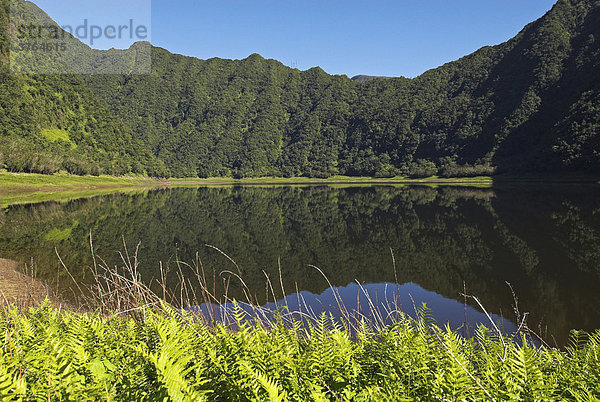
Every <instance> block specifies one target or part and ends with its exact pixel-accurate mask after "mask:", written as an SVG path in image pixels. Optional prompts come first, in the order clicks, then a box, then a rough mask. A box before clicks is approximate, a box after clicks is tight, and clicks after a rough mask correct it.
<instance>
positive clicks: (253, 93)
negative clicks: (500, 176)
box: [0, 0, 600, 177]
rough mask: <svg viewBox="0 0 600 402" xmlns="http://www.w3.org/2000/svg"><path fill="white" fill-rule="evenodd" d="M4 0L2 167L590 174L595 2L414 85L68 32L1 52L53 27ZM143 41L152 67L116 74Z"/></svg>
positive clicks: (595, 146)
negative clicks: (99, 47)
mask: <svg viewBox="0 0 600 402" xmlns="http://www.w3.org/2000/svg"><path fill="white" fill-rule="evenodd" d="M1 3H2V8H1V10H0V13H1V15H0V20H1V25H2V27H4V28H5V29H4V30H3V34H2V38H1V39H0V52H1V58H2V66H1V69H2V72H1V74H0V80H1V81H0V87H1V89H0V127H1V128H0V130H1V131H0V136H1V137H2V141H1V142H0V167H3V168H5V169H8V170H10V171H26V172H43V173H52V172H55V171H59V170H66V171H68V172H71V173H76V174H98V173H110V174H123V173H144V174H149V175H153V176H177V177H195V176H199V177H211V176H232V177H249V176H285V177H290V176H310V177H329V176H332V175H338V174H343V175H351V176H354V175H365V176H376V177H388V176H396V175H404V176H412V177H423V176H431V175H436V174H437V175H440V176H472V175H478V174H494V173H507V172H509V173H516V172H535V173H556V172H586V173H600V80H598V78H597V77H598V76H599V73H600V1H599V0H559V1H558V3H557V4H556V5H555V6H554V7H553V8H552V10H551V11H549V12H548V13H547V14H546V15H545V16H544V17H542V18H541V19H539V20H538V21H535V22H533V23H531V24H529V25H527V26H526V27H525V28H524V29H523V30H522V31H521V32H520V33H519V34H518V35H517V36H516V37H514V38H513V39H511V40H509V41H508V42H506V43H503V44H500V45H497V46H488V47H484V48H482V49H480V50H478V51H477V52H475V53H473V54H471V55H468V56H466V57H464V58H462V59H460V60H457V61H455V62H452V63H448V64H446V65H443V66H441V67H439V68H437V69H433V70H430V71H427V72H425V73H424V74H422V75H421V76H419V77H417V78H414V79H407V78H402V77H400V78H388V77H382V78H377V77H368V76H361V77H355V79H350V78H348V77H346V76H337V75H336V76H332V75H329V74H327V73H326V72H324V71H323V70H322V69H320V68H318V67H315V68H312V69H310V70H307V71H300V70H297V69H292V68H289V67H287V66H285V65H283V64H282V63H280V62H278V61H276V60H266V59H264V58H263V57H261V56H260V55H258V54H253V55H251V56H249V57H248V58H246V59H244V60H223V59H218V58H213V59H209V60H200V59H196V58H191V57H185V56H182V55H176V54H172V53H170V52H168V51H167V50H164V49H161V48H156V47H151V48H150V47H149V46H150V44H147V43H138V44H135V45H134V46H132V47H131V48H130V49H129V50H127V51H123V52H120V53H119V52H116V51H95V50H92V49H89V48H87V47H86V46H85V45H83V44H81V43H80V42H78V41H77V40H76V39H74V38H72V37H69V36H68V35H67V38H66V39H64V40H65V41H66V42H68V45H69V46H67V48H68V49H69V50H68V51H66V52H63V54H60V55H59V54H57V53H60V52H41V53H40V52H37V53H36V54H33V55H32V54H26V55H23V54H22V52H21V53H20V54H18V55H13V53H15V52H11V51H9V48H10V47H11V46H13V47H14V45H15V40H14V38H12V39H13V40H11V38H10V37H9V35H8V33H9V32H10V30H8V28H10V26H11V25H14V24H18V23H19V21H24V22H27V23H28V21H32V20H37V21H40V20H41V21H42V22H43V23H44V24H53V22H52V21H51V20H50V19H49V17H48V16H47V15H46V14H45V13H43V11H41V10H39V9H37V7H36V6H35V5H33V4H32V3H26V2H22V3H21V2H20V1H16V2H13V3H16V4H17V5H19V7H13V10H12V14H13V15H12V18H10V19H9V16H10V15H9V6H8V1H7V0H2V2H1ZM15 10H16V11H15ZM15 13H16V15H17V16H18V18H15ZM15 20H16V21H15ZM9 21H10V22H9ZM38 23H39V22H38ZM144 46H148V47H149V49H150V51H151V60H152V69H151V72H150V73H149V74H137V73H135V71H134V70H131V69H130V70H127V68H128V67H127V66H129V64H128V63H129V61H130V60H131V59H135V58H136V57H138V58H139V55H140V54H141V53H142V52H141V51H140V48H142V47H144ZM15 57H34V58H36V59H35V60H36V65H37V66H47V65H54V66H56V63H60V62H63V63H65V65H66V66H69V65H70V66H73V65H74V64H73V63H74V60H75V61H76V62H77V64H76V65H77V66H78V67H79V69H78V71H73V70H68V69H67V70H65V71H67V72H72V73H71V74H63V75H35V74H12V73H9V69H10V66H9V64H10V62H11V61H12V62H14V61H15ZM52 63H54V64H52ZM101 63H109V65H111V66H113V67H114V65H116V64H118V65H123V66H124V67H123V69H122V70H123V73H122V74H85V72H91V71H95V72H101V71H102V64H101ZM128 71H129V73H128ZM13 72H14V71H13ZM23 72H27V71H23Z"/></svg>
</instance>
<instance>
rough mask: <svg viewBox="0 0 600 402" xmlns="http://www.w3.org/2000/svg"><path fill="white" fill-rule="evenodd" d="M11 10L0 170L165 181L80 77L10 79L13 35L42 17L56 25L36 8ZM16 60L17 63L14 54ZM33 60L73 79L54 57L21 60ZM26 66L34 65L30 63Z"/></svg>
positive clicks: (77, 50) (5, 8) (0, 104)
mask: <svg viewBox="0 0 600 402" xmlns="http://www.w3.org/2000/svg"><path fill="white" fill-rule="evenodd" d="M10 3H12V6H13V8H12V10H11V9H10V5H9V2H8V1H5V0H3V1H2V2H1V3H0V4H1V7H0V26H1V27H2V32H3V35H2V37H1V39H0V57H1V59H2V63H1V64H0V167H1V166H4V167H5V168H8V169H10V170H12V171H25V172H41V173H53V172H56V171H59V170H65V171H69V172H71V173H76V174H100V173H108V174H115V175H120V174H125V173H147V174H152V175H164V174H166V170H165V169H164V167H163V165H162V163H161V162H159V161H158V160H157V159H156V158H155V157H154V156H153V155H151V154H150V153H149V152H148V150H147V149H146V147H145V145H144V143H143V142H142V141H141V140H140V139H139V138H136V137H135V136H134V132H133V131H132V130H131V129H130V128H129V127H127V126H126V125H125V124H124V123H123V121H122V120H121V119H120V118H118V117H117V116H115V115H114V114H112V113H111V112H110V111H109V110H108V108H107V107H106V105H105V104H104V103H102V102H101V101H99V100H98V98H97V97H96V96H95V95H94V94H93V93H92V92H91V90H90V89H89V88H88V87H87V85H86V84H85V82H84V80H83V79H82V77H81V76H79V75H76V74H44V75H41V74H38V75H34V74H13V73H12V72H11V71H10V61H12V62H13V63H14V62H15V59H14V58H13V59H12V60H9V54H10V53H9V46H10V44H11V42H10V40H9V38H8V36H7V34H6V33H7V32H8V29H10V28H13V29H14V26H15V25H20V24H29V23H30V22H31V21H39V17H40V16H41V17H44V16H45V18H46V19H47V21H45V20H42V21H44V22H45V23H51V20H49V19H48V17H47V16H46V15H45V14H43V12H42V11H41V10H39V9H38V8H37V7H35V6H34V5H33V4H32V3H25V2H14V1H11V2H10ZM10 12H12V18H11V15H10V14H9V13H10ZM37 23H38V24H39V22H37ZM10 25H12V27H11V26H10ZM12 44H13V45H14V42H13V43H12ZM69 45H70V46H72V47H70V49H72V51H73V53H72V54H80V55H81V54H82V52H86V51H91V49H89V48H87V47H86V46H85V45H83V44H82V43H81V42H78V41H76V40H74V39H73V38H71V39H70V40H69ZM86 49H87V50H86ZM15 54H16V55H18V53H17V52H12V55H13V56H14V55H15ZM83 54H85V53H83ZM32 55H34V56H37V58H36V59H35V61H34V62H35V63H38V64H37V65H38V66H41V67H42V68H46V67H47V68H48V69H50V68H60V69H61V71H68V70H65V68H66V67H67V62H66V61H64V60H60V59H57V58H56V57H53V56H55V54H54V55H52V54H46V53H43V52H33V53H30V54H26V53H23V57H31V56H32ZM88 59H89V58H88ZM16 63H17V65H19V62H18V61H17V62H16ZM44 63H45V64H44ZM51 63H54V64H53V65H51ZM61 63H62V64H61ZM23 64H24V65H27V64H29V65H34V64H33V62H30V63H23Z"/></svg>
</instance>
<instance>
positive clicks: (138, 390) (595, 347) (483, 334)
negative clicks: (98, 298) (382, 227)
mask: <svg viewBox="0 0 600 402" xmlns="http://www.w3.org/2000/svg"><path fill="white" fill-rule="evenodd" d="M425 312H426V311H425ZM242 317H243V312H242V311H241V310H234V311H233V312H232V317H231V318H232V319H233V320H234V323H235V325H236V328H237V329H236V330H235V331H232V330H231V329H229V328H228V327H227V326H223V325H217V326H215V327H209V326H207V325H205V324H203V323H202V322H198V321H197V320H194V318H193V317H191V316H189V315H186V314H185V313H184V314H183V315H180V314H179V313H177V312H175V311H173V310H167V311H166V312H165V313H156V312H152V311H149V310H142V311H141V312H140V313H139V314H138V315H137V319H133V318H125V317H124V316H117V315H110V316H101V315H99V314H96V313H94V314H76V313H65V312H62V313H59V312H57V310H53V309H51V308H48V307H42V308H40V309H31V310H30V311H29V312H23V313H21V312H19V311H17V310H14V309H12V310H2V311H1V312H0V342H1V344H2V346H1V347H0V396H2V398H4V399H9V398H23V399H22V400H123V401H133V400H136V401H142V400H149V401H154V400H167V399H168V400H173V401H192V400H194V401H197V400H214V401H223V400H227V401H247V400H262V401H265V400H269V401H284V400H285V401H287V400H290V401H291V400H293V401H296V400H297V401H300V400H301V401H306V400H315V401H328V400H356V401H372V400H387V401H401V400H415V398H416V400H437V399H444V400H484V399H485V400H489V399H492V398H493V399H494V400H578V401H582V400H595V399H597V398H599V397H600V333H598V332H596V333H595V334H593V335H590V336H587V335H585V334H582V333H574V334H573V335H572V339H571V346H569V347H568V348H567V349H566V351H565V352H561V351H559V350H556V349H550V348H546V347H544V348H540V349H538V348H536V347H534V346H531V345H528V344H526V343H524V344H521V345H520V344H519V343H517V342H515V341H513V340H511V339H499V337H498V336H497V334H495V333H493V332H491V331H489V330H487V329H485V328H484V327H481V328H480V329H479V330H478V332H477V335H476V336H475V337H474V338H472V339H470V340H466V339H463V338H462V337H460V336H459V335H457V334H455V333H453V332H451V331H449V330H441V329H440V328H438V327H436V326H435V325H433V324H431V323H430V321H429V319H428V316H427V314H421V317H420V319H419V320H418V321H412V320H410V319H406V318H402V317H400V318H399V320H398V322H397V323H396V324H395V325H393V326H390V327H387V328H383V329H382V330H372V329H370V328H369V327H368V326H367V325H364V326H362V327H361V328H360V329H359V330H358V333H357V334H356V339H353V338H352V337H351V335H350V333H349V331H348V330H347V329H345V328H343V327H341V326H340V324H339V323H336V322H331V321H330V320H328V319H327V318H326V317H325V316H322V317H320V318H318V319H315V322H314V323H313V325H312V326H311V327H309V328H308V329H306V330H304V329H301V328H300V327H299V326H298V325H293V324H290V323H286V322H284V321H280V322H274V323H271V325H268V326H267V329H265V326H263V325H261V324H258V323H257V324H256V325H249V324H247V323H244V322H243V321H242ZM236 321H237V323H236Z"/></svg>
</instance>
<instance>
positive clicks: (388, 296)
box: [198, 283, 516, 333]
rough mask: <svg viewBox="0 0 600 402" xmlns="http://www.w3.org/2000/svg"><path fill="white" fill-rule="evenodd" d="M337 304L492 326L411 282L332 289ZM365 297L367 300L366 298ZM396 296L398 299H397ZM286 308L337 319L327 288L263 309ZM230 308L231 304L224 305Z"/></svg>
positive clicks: (504, 323) (503, 325)
mask: <svg viewBox="0 0 600 402" xmlns="http://www.w3.org/2000/svg"><path fill="white" fill-rule="evenodd" d="M335 290H336V291H337V293H338V295H339V298H340V299H341V303H342V304H343V305H344V306H345V308H346V309H347V310H348V312H349V313H350V315H352V313H353V312H356V311H357V305H358V306H359V307H358V308H359V309H360V312H361V313H362V314H364V315H365V316H366V317H370V316H371V314H370V312H369V311H370V308H369V299H370V300H371V302H372V303H373V305H374V307H375V308H376V309H379V311H380V312H381V315H382V316H383V317H386V316H387V315H388V312H389V310H390V309H389V307H388V306H394V305H398V306H399V307H400V308H401V309H402V311H403V312H404V313H406V314H408V315H409V316H411V317H413V318H415V317H416V312H415V308H416V309H418V308H419V307H421V306H422V305H423V303H425V304H426V305H427V307H428V308H429V309H430V310H431V315H432V316H433V318H434V319H435V323H436V324H437V325H438V326H445V325H446V324H449V325H450V327H451V328H453V329H458V328H460V327H461V326H463V324H464V323H465V317H466V322H467V323H468V326H469V328H471V329H473V328H476V327H477V326H478V325H479V324H483V325H485V326H487V327H488V328H490V327H491V326H492V325H491V323H490V321H489V319H488V318H487V316H486V315H485V314H484V313H483V312H480V311H478V310H477V309H475V308H473V307H471V306H468V305H467V307H466V312H465V305H464V304H463V303H460V302H458V301H456V300H452V299H448V298H446V297H443V296H440V295H438V294H437V293H435V292H431V291H428V290H425V289H423V288H422V287H420V286H419V285H417V284H415V283H405V284H403V285H395V284H393V283H375V284H367V285H358V284H357V283H351V284H350V285H348V286H344V287H336V288H335ZM367 295H368V298H367ZM397 296H399V298H398V297H397ZM284 306H287V308H289V310H290V311H303V312H307V309H308V310H309V311H310V312H311V313H312V314H314V315H320V314H321V313H322V312H327V313H331V314H332V315H334V316H335V317H341V312H340V308H339V307H338V301H337V300H336V297H335V295H334V291H333V290H332V289H331V288H330V289H327V290H326V291H325V292H323V293H322V294H320V295H316V294H314V293H311V292H308V291H302V292H300V293H295V294H292V295H289V296H287V297H286V298H285V299H283V300H279V301H277V302H276V303H268V304H266V305H264V306H263V307H265V308H266V309H267V310H271V311H274V310H277V308H280V307H284ZM225 307H231V304H227V305H225ZM198 308H199V309H200V310H202V311H203V312H204V313H207V312H208V311H209V308H212V309H213V311H216V310H218V308H217V307H216V306H214V305H211V306H208V305H207V304H203V305H201V306H199V307H198ZM244 309H245V310H246V311H250V309H249V308H248V307H244ZM491 317H492V319H493V320H494V322H495V323H496V324H497V325H498V327H499V328H500V329H502V330H503V331H505V332H507V333H511V332H514V331H515V329H516V326H515V325H514V324H513V323H512V322H511V321H509V320H507V319H504V318H502V317H500V316H498V315H495V314H492V315H491ZM390 323H391V318H390V319H387V320H386V324H390Z"/></svg>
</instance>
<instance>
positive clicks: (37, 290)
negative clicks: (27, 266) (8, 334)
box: [0, 258, 50, 305]
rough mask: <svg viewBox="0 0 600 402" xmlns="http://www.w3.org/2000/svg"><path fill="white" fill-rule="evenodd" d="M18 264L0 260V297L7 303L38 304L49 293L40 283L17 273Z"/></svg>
mask: <svg viewBox="0 0 600 402" xmlns="http://www.w3.org/2000/svg"><path fill="white" fill-rule="evenodd" d="M19 265H20V264H19V262H17V261H13V260H7V259H4V258H0V297H1V298H2V299H3V301H8V302H9V303H17V304H22V303H25V304H26V305H28V304H39V303H41V302H42V301H43V300H44V299H45V298H46V296H49V295H50V294H49V291H48V288H47V286H46V285H44V284H43V283H41V282H40V281H38V280H36V279H34V278H32V277H30V276H28V275H25V274H23V273H21V272H20V271H19Z"/></svg>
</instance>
